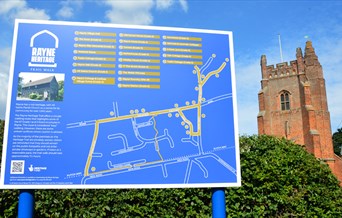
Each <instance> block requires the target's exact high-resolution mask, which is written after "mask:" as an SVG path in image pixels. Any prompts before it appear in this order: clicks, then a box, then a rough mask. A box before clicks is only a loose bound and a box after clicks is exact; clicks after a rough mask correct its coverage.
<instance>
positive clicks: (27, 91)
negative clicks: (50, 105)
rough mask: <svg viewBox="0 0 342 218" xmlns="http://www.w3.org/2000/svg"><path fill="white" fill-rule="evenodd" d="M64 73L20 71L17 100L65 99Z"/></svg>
mask: <svg viewBox="0 0 342 218" xmlns="http://www.w3.org/2000/svg"><path fill="white" fill-rule="evenodd" d="M63 96H64V74H62V73H24V72H22V73H19V77H18V92H17V100H28V101H63Z"/></svg>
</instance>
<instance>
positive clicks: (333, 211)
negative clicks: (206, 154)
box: [0, 136, 342, 217]
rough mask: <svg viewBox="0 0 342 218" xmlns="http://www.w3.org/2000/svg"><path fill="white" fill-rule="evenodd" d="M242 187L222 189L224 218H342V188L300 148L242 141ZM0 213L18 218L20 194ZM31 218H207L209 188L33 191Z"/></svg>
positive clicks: (0, 201) (0, 197)
mask: <svg viewBox="0 0 342 218" xmlns="http://www.w3.org/2000/svg"><path fill="white" fill-rule="evenodd" d="M240 150H241V170H242V186H241V187H239V188H227V189H226V210H227V215H228V217H342V189H341V188H340V186H339V185H338V181H337V179H336V178H335V177H334V175H333V174H332V173H331V171H330V169H329V168H328V167H327V165H325V164H323V163H321V162H319V161H318V160H316V159H315V158H314V156H313V155H311V154H308V153H307V152H306V151H305V149H304V148H302V147H301V146H299V145H295V144H293V143H292V142H290V141H287V140H285V139H278V138H274V137H270V136H242V137H240ZM1 192H2V193H1V194H0V214H3V216H4V217H16V214H17V207H18V202H17V201H18V191H17V190H2V191H1ZM35 199H36V203H35V217H211V189H208V188H207V189H197V188H196V189H130V190H128V189H114V190H106V189H87V190H36V192H35Z"/></svg>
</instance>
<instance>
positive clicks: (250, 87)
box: [235, 59, 261, 135]
mask: <svg viewBox="0 0 342 218" xmlns="http://www.w3.org/2000/svg"><path fill="white" fill-rule="evenodd" d="M235 65H236V70H235V71H236V89H237V90H236V92H237V102H238V121H239V131H240V134H250V135H251V134H257V114H258V112H259V106H258V92H259V90H260V83H259V82H258V81H260V77H261V76H260V75H261V73H260V64H259V60H245V59H244V60H241V61H239V60H238V59H237V60H236V63H235Z"/></svg>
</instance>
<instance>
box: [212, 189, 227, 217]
mask: <svg viewBox="0 0 342 218" xmlns="http://www.w3.org/2000/svg"><path fill="white" fill-rule="evenodd" d="M211 201H212V213H213V216H212V217H213V218H223V217H226V198H225V193H224V188H213V190H212V199H211Z"/></svg>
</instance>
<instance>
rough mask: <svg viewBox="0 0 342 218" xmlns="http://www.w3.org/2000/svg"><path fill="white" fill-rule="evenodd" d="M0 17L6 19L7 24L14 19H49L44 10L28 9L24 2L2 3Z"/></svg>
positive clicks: (19, 0)
mask: <svg viewBox="0 0 342 218" xmlns="http://www.w3.org/2000/svg"><path fill="white" fill-rule="evenodd" d="M0 15H2V16H3V17H4V18H6V19H7V20H8V21H9V22H12V21H13V20H14V19H28V18H29V19H38V20H48V19H50V16H49V15H48V14H47V13H46V12H45V10H41V9H36V8H30V7H29V6H28V5H27V2H26V1H24V0H18V1H2V2H1V7H0Z"/></svg>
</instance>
